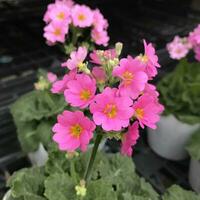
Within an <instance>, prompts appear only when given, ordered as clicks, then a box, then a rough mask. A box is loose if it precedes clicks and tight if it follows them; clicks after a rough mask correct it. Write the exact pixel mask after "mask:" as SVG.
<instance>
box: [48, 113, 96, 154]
mask: <svg viewBox="0 0 200 200" xmlns="http://www.w3.org/2000/svg"><path fill="white" fill-rule="evenodd" d="M57 120H58V122H57V123H56V124H55V125H54V127H53V129H52V131H53V132H54V133H55V134H54V135H53V140H54V141H55V142H57V143H58V145H59V149H60V150H62V151H70V152H71V151H74V150H76V149H77V148H79V147H80V149H81V151H86V150H87V145H88V144H89V142H90V140H91V139H92V137H93V131H94V130H95V127H96V126H95V124H94V122H92V121H91V120H90V119H89V118H88V117H85V116H84V114H83V113H82V112H80V111H75V112H70V111H64V112H63V113H62V114H61V115H58V118H57Z"/></svg>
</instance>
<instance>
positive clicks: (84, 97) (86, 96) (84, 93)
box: [80, 89, 91, 101]
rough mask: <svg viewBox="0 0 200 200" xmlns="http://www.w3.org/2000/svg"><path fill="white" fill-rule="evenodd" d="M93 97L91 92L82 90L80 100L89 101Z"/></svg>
mask: <svg viewBox="0 0 200 200" xmlns="http://www.w3.org/2000/svg"><path fill="white" fill-rule="evenodd" d="M90 97H91V92H90V90H87V89H85V90H82V91H81V93H80V99H81V100H83V101H87V100H88V99H89V98H90Z"/></svg>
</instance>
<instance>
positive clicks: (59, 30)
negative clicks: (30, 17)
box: [44, 22, 68, 43]
mask: <svg viewBox="0 0 200 200" xmlns="http://www.w3.org/2000/svg"><path fill="white" fill-rule="evenodd" d="M44 31H45V32H44V37H45V38H46V39H47V41H49V42H50V43H55V42H61V43H64V42H65V35H66V34H67V33H68V26H66V25H65V24H63V23H61V22H51V23H50V24H48V25H47V26H45V28H44Z"/></svg>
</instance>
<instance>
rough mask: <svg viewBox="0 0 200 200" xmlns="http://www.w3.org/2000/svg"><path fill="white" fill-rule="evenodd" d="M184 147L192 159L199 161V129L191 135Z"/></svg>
mask: <svg viewBox="0 0 200 200" xmlns="http://www.w3.org/2000/svg"><path fill="white" fill-rule="evenodd" d="M186 149H187V151H188V152H189V154H190V156H191V157H192V159H194V160H197V161H200V129H199V130H198V131H196V132H195V133H194V134H193V135H192V137H191V138H190V140H189V142H188V144H187V147H186Z"/></svg>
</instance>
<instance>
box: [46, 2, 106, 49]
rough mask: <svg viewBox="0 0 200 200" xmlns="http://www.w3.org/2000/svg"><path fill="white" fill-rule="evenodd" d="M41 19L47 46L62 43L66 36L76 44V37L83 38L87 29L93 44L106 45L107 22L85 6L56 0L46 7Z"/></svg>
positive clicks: (97, 11) (99, 13)
mask: <svg viewBox="0 0 200 200" xmlns="http://www.w3.org/2000/svg"><path fill="white" fill-rule="evenodd" d="M43 19H44V21H45V23H46V26H45V28H44V37H45V38H46V40H47V43H48V44H49V45H54V44H55V43H56V42H60V43H64V42H65V41H66V36H67V37H69V41H70V42H73V43H76V42H77V37H83V35H84V29H85V30H86V29H87V28H90V35H91V38H92V40H93V41H94V42H95V44H97V45H104V46H107V44H108V41H109V37H108V33H107V28H108V22H107V20H106V19H105V18H104V17H103V15H102V14H101V12H100V11H99V10H98V9H96V10H92V9H90V8H89V7H88V6H86V5H79V4H74V2H73V1H72V0H56V1H55V3H51V4H49V5H48V8H47V11H46V13H45V15H44V18H43ZM73 45H75V44H73Z"/></svg>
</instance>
